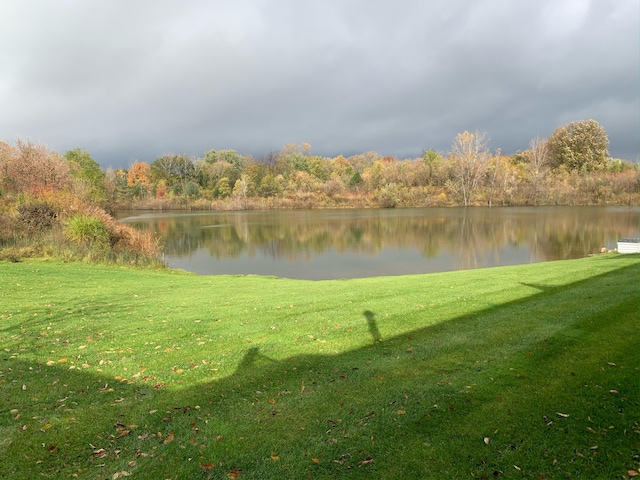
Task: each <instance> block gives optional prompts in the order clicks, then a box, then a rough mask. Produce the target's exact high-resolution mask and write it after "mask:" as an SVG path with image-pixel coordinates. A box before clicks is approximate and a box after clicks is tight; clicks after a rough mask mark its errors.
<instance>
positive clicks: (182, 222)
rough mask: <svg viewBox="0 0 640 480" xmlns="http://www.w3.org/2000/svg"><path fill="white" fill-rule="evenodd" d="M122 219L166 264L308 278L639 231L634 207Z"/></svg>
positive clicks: (514, 252)
mask: <svg viewBox="0 0 640 480" xmlns="http://www.w3.org/2000/svg"><path fill="white" fill-rule="evenodd" d="M123 214H124V218H121V220H123V221H125V222H128V223H131V224H133V225H134V226H135V227H137V228H139V229H141V230H146V231H152V232H155V233H156V234H157V235H158V236H159V237H160V238H161V239H162V242H163V245H164V255H165V261H166V262H167V264H168V265H169V266H170V267H172V268H180V269H183V270H188V271H191V272H195V273H199V274H257V275H271V276H277V277H287V278H297V279H309V280H319V279H335V278H356V277H372V276H380V275H406V274H415V273H431V272H442V271H450V270H461V269H471V268H481V267H490V266H498V265H514V264H522V263H534V262H544V261H551V260H559V259H569V258H579V257H584V256H586V255H588V254H590V253H597V252H599V251H600V249H601V248H602V247H606V248H608V249H614V248H616V243H617V240H618V239H619V238H626V237H638V236H639V230H640V207H508V208H496V207H493V208H488V207H487V208H482V207H480V208H478V207H474V208H466V209H465V208H415V209H395V210H388V209H387V210H372V209H369V210H359V209H358V210H305V211H299V210H294V211H245V212H216V213H176V212H169V213H167V212H163V213H158V212H154V213H144V214H141V213H140V212H135V213H132V212H128V214H127V212H123ZM127 215H128V216H127Z"/></svg>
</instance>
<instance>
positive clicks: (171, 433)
mask: <svg viewBox="0 0 640 480" xmlns="http://www.w3.org/2000/svg"><path fill="white" fill-rule="evenodd" d="M173 439H174V436H173V432H169V435H167V438H165V439H164V442H162V443H165V444H166V443H169V442H173Z"/></svg>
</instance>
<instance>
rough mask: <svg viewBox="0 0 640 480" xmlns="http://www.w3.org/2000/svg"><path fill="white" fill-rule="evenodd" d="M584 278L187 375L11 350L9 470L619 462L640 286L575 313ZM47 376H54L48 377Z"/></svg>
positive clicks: (192, 471) (414, 468)
mask: <svg viewBox="0 0 640 480" xmlns="http://www.w3.org/2000/svg"><path fill="white" fill-rule="evenodd" d="M626 269H628V270H629V272H634V273H632V275H635V274H636V273H637V270H638V266H636V265H633V266H630V267H626ZM618 273H619V272H618ZM615 275H617V273H616V274H614V273H606V274H603V275H600V276H598V277H596V278H592V279H589V288H590V290H589V292H590V293H591V294H592V296H594V297H602V296H606V295H611V292H610V291H609V290H607V288H611V286H610V287H605V286H606V285H613V287H614V288H615V287H616V285H614V284H616V281H617V280H618V281H619V279H620V277H617V276H615ZM585 283H586V281H579V282H575V283H573V284H569V285H567V286H565V287H558V288H557V289H555V290H554V291H553V295H554V296H556V298H555V303H554V306H555V307H557V309H558V314H559V318H556V317H553V318H545V319H543V320H541V319H539V318H536V315H532V314H531V313H532V312H535V309H536V308H537V307H536V306H535V305H536V304H537V303H538V302H539V300H540V299H541V297H542V296H545V295H547V296H548V294H546V293H544V291H541V292H540V293H535V294H533V295H531V296H530V297H527V298H524V299H520V300H517V301H515V302H511V303H510V304H505V305H501V306H497V307H491V308H488V309H486V310H483V311H482V312H478V313H475V314H472V315H468V316H464V317H460V318H456V319H454V320H451V321H447V322H443V323H440V324H436V325H432V326H429V327H425V328H421V329H417V330H415V331H412V332H409V333H407V334H403V335H400V336H396V337H392V338H388V339H385V340H381V338H382V337H381V335H380V332H379V330H378V326H377V324H376V321H375V313H373V312H371V311H369V310H364V311H363V317H364V320H365V321H366V323H367V326H368V329H369V333H370V334H371V336H372V339H373V343H372V345H369V346H366V347H362V348H359V349H356V350H353V351H348V352H344V353H340V354H336V355H320V354H317V355H296V356H294V357H291V358H288V359H286V360H282V361H276V360H273V359H271V358H269V357H268V356H266V355H263V354H262V353H261V351H260V349H259V347H251V348H249V349H248V350H247V352H246V354H245V356H244V358H243V359H242V361H241V362H240V363H239V364H238V366H237V369H236V371H235V372H234V373H233V374H232V375H229V376H227V377H224V378H222V379H219V380H214V381H206V380H205V382H204V383H201V384H196V385H194V386H191V387H187V388H179V387H177V386H175V387H174V386H164V385H152V383H153V382H152V381H147V382H145V381H142V380H133V379H122V378H121V379H114V378H112V377H110V376H105V375H101V374H99V373H97V372H95V371H89V369H82V370H79V369H67V368H65V366H64V365H63V364H56V365H50V366H49V365H46V364H42V363H38V364H33V363H30V362H25V361H22V360H20V359H19V358H8V359H5V360H4V361H3V363H2V368H1V370H2V371H3V372H4V378H2V380H4V381H3V382H2V383H0V395H1V396H2V397H1V398H0V400H1V401H2V405H3V408H2V415H1V416H0V422H1V423H0V433H2V438H4V440H0V468H1V469H2V472H3V473H4V474H6V475H8V478H12V477H13V478H26V477H36V476H43V477H45V478H62V477H64V478H69V476H71V475H74V474H75V475H78V476H79V478H114V476H115V475H116V474H117V473H118V472H128V473H133V474H135V478H226V477H227V475H230V476H231V478H233V476H234V475H238V476H239V475H242V478H300V477H309V475H311V477H309V478H326V477H348V478H371V477H375V478H442V475H443V472H446V473H445V476H448V475H452V474H454V473H455V474H458V475H469V474H473V475H475V476H476V477H480V478H482V477H486V478H492V477H495V476H500V475H505V476H507V475H508V474H510V473H511V472H514V471H516V470H517V469H522V471H524V472H526V473H528V474H534V473H535V475H547V476H548V477H553V476H557V475H576V476H580V475H583V476H585V475H586V476H587V477H593V476H602V475H605V476H609V477H613V476H616V475H618V476H619V475H621V474H623V473H624V471H623V472H620V471H618V468H619V465H620V461H621V460H620V459H621V458H623V457H624V458H625V460H627V461H628V462H629V467H631V466H633V465H632V463H631V462H632V455H633V454H634V453H637V449H638V447H639V446H640V445H639V442H638V436H637V435H635V436H631V435H633V434H631V433H630V432H632V431H633V430H634V428H635V429H638V424H637V423H634V422H637V413H638V396H639V392H638V386H637V381H636V379H637V370H638V354H637V352H638V345H637V344H638V342H637V335H636V336H634V335H633V332H630V331H629V328H630V327H629V325H630V324H631V327H637V325H636V323H637V322H633V321H632V322H629V319H633V320H635V319H637V309H638V303H639V301H638V298H637V295H636V296H635V297H634V298H632V299H630V300H629V301H626V302H625V301H621V302H619V303H617V304H615V305H614V306H613V307H611V308H612V310H611V314H612V317H611V320H610V321H608V322H607V325H604V324H603V322H599V323H597V324H594V321H593V317H592V314H593V312H591V313H589V312H587V313H585V314H584V315H579V316H578V317H577V319H575V320H562V313H563V312H566V313H569V312H575V310H576V309H577V308H579V307H578V306H576V303H575V299H576V298H579V297H581V296H583V295H584V294H585V288H586V287H585ZM617 286H618V287H620V288H623V287H624V285H617ZM424 314H425V315H426V314H427V313H424ZM567 316H569V315H567ZM572 318H576V317H575V316H574V317H572ZM394 321H398V322H400V321H402V318H401V317H399V316H398V317H395V318H393V317H392V318H388V319H386V320H385V322H394ZM567 328H581V329H583V330H584V334H583V335H582V336H581V337H573V336H568V335H566V329H567ZM590 340H592V341H590ZM595 342H598V343H599V345H598V346H597V349H596V351H595V355H594V349H595V347H594V343H595ZM630 344H632V345H631V347H633V348H632V350H631V352H632V353H629V351H625V348H628V347H629V346H630ZM607 362H611V363H616V364H617V365H622V366H625V367H626V368H625V369H622V368H614V367H612V366H610V365H608V363H607ZM147 373H149V375H151V372H147ZM34 376H38V377H39V378H42V377H43V376H46V377H48V378H47V380H46V384H47V388H46V389H40V390H37V391H33V389H32V388H31V387H30V385H32V383H31V379H32V378H34ZM22 385H25V388H24V389H23V387H22ZM192 385H193V384H192ZM611 385H615V388H616V390H617V392H618V393H617V394H615V395H614V394H611V393H610V392H609V391H608V390H609V389H610V388H609V386H611ZM598 386H601V387H600V388H598ZM560 414H563V415H569V416H568V417H564V416H559V415H560ZM612 426H613V427H614V428H610V427H612ZM589 429H591V430H592V431H593V432H594V433H593V434H592V433H590V430H589ZM594 445H597V446H598V448H597V449H596V450H592V447H593V446H594ZM594 451H595V452H597V453H598V454H599V455H594V454H593V453H594ZM60 457H64V459H65V462H64V463H62V462H61V461H60V460H59V458H60ZM627 457H628V458H627ZM514 465H515V467H517V469H516V470H514V468H515V467H514ZM241 471H242V472H241ZM235 478H238V477H235Z"/></svg>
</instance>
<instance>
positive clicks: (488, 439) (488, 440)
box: [482, 437, 491, 445]
mask: <svg viewBox="0 0 640 480" xmlns="http://www.w3.org/2000/svg"><path fill="white" fill-rule="evenodd" d="M482 441H483V442H484V444H485V445H489V443H490V442H491V439H490V438H489V437H484V438H483V439H482Z"/></svg>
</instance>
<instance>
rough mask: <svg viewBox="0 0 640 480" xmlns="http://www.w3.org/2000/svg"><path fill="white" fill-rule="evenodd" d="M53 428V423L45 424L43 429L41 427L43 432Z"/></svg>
mask: <svg viewBox="0 0 640 480" xmlns="http://www.w3.org/2000/svg"><path fill="white" fill-rule="evenodd" d="M51 427H53V425H52V424H51V423H45V424H44V425H43V426H42V427H40V430H42V431H43V432H44V431H45V430H46V429H48V428H51Z"/></svg>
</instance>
